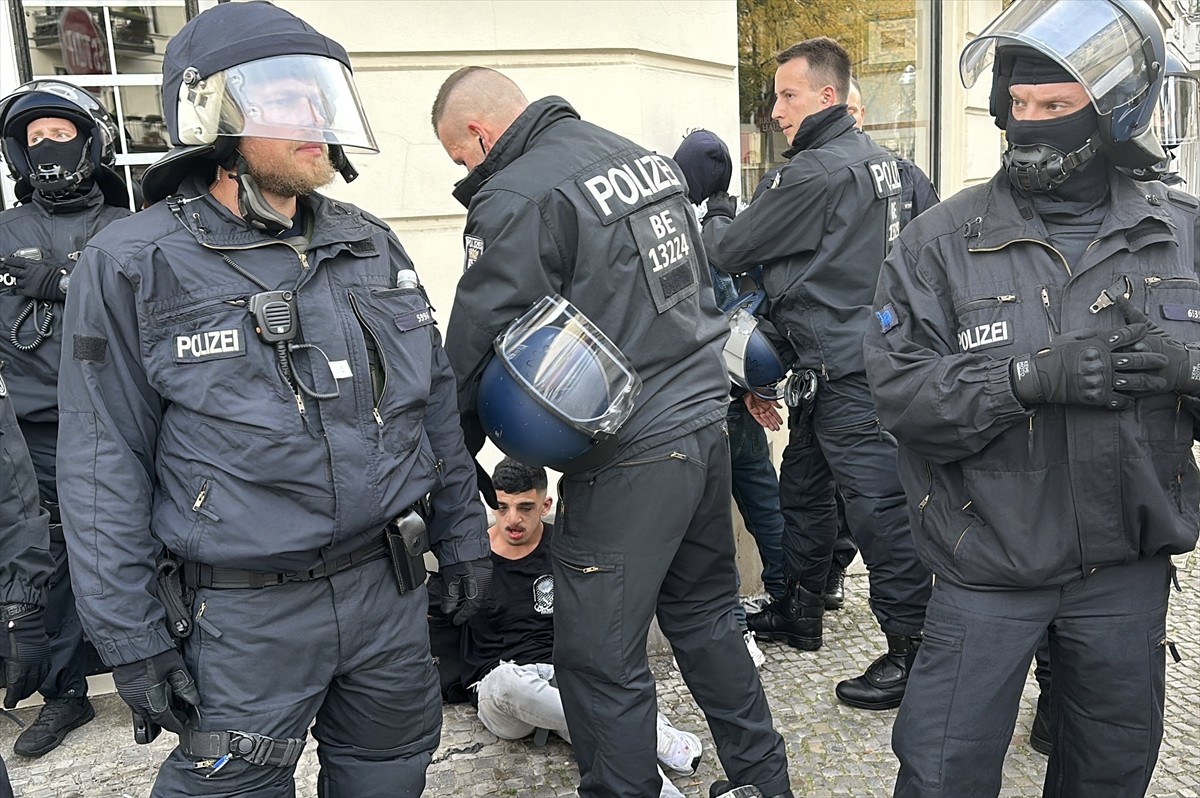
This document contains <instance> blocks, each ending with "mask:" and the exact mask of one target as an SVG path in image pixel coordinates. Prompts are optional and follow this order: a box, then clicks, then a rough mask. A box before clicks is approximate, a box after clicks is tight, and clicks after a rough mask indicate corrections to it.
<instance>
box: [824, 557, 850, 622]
mask: <svg viewBox="0 0 1200 798" xmlns="http://www.w3.org/2000/svg"><path fill="white" fill-rule="evenodd" d="M845 603H846V569H845V568H842V567H841V566H840V565H838V564H837V563H830V564H829V578H828V579H826V580H825V609H826V611H829V610H840V609H841V608H842V607H843V606H844V605H845Z"/></svg>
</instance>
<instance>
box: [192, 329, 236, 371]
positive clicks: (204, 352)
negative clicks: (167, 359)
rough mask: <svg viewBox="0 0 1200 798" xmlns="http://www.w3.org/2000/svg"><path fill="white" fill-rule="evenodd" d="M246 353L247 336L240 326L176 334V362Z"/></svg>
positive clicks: (217, 358)
mask: <svg viewBox="0 0 1200 798" xmlns="http://www.w3.org/2000/svg"><path fill="white" fill-rule="evenodd" d="M245 354H246V338H245V336H244V335H242V331H241V329H240V328H237V327H233V328H231V329H228V330H200V331H198V332H194V333H186V334H184V335H177V336H175V362H176V363H199V362H202V361H205V360H222V359H224V358H228V357H241V356H243V355H245Z"/></svg>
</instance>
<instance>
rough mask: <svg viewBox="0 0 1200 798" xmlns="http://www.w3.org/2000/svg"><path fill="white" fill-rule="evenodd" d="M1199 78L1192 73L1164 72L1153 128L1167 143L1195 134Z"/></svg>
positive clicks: (1190, 137) (1187, 139)
mask: <svg viewBox="0 0 1200 798" xmlns="http://www.w3.org/2000/svg"><path fill="white" fill-rule="evenodd" d="M1197 102H1200V81H1198V80H1197V79H1196V78H1195V77H1193V76H1191V75H1167V77H1166V79H1165V80H1164V81H1163V89H1162V97H1161V98H1160V99H1159V104H1158V109H1157V110H1156V111H1155V115H1154V132H1155V134H1156V135H1157V136H1158V140H1159V141H1161V142H1162V143H1163V145H1164V146H1166V147H1176V146H1178V145H1180V144H1185V143H1187V142H1189V141H1193V140H1195V138H1196V124H1197V119H1196V115H1197V105H1196V104H1197Z"/></svg>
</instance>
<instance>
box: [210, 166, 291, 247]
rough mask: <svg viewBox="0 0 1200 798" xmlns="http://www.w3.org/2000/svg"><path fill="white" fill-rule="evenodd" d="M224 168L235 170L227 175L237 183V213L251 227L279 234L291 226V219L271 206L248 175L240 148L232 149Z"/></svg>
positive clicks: (248, 170) (248, 171) (248, 168)
mask: <svg viewBox="0 0 1200 798" xmlns="http://www.w3.org/2000/svg"><path fill="white" fill-rule="evenodd" d="M222 166H224V167H225V168H226V169H230V170H236V172H231V173H230V174H229V177H230V178H232V179H233V180H234V181H235V182H236V183H237V185H238V192H237V203H238V213H240V214H241V215H242V218H243V219H245V220H246V221H247V222H248V223H249V224H250V226H251V227H255V228H257V229H259V230H263V231H265V232H267V233H269V234H270V235H279V234H280V233H282V232H283V231H284V230H288V229H290V228H291V226H292V220H291V219H289V218H288V217H287V216H284V215H283V214H282V213H280V212H279V211H277V210H275V208H274V207H272V205H271V203H270V202H267V198H266V197H264V196H263V193H262V188H260V187H259V185H258V181H257V180H255V179H254V178H253V177H251V175H250V164H248V163H246V159H245V158H244V157H242V153H241V151H240V150H234V151H233V155H232V157H231V158H230V160H229V161H227V162H226V163H225V164H222Z"/></svg>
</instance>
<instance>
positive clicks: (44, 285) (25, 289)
mask: <svg viewBox="0 0 1200 798" xmlns="http://www.w3.org/2000/svg"><path fill="white" fill-rule="evenodd" d="M4 265H5V267H6V268H7V269H8V272H9V274H11V275H12V276H13V279H14V280H15V281H16V282H15V284H16V289H17V293H18V294H21V295H22V296H27V297H29V298H30V299H42V300H45V301H47V302H62V301H64V300H65V299H66V298H67V295H66V293H65V292H64V291H62V290H61V289H60V287H59V284H60V283H61V282H62V281H63V278H64V277H67V274H68V272H67V270H66V269H65V268H63V267H62V266H58V265H55V264H54V263H52V262H50V261H45V260H29V259H28V258H22V257H20V256H18V255H9V256H8V257H6V258H5V259H4Z"/></svg>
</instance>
